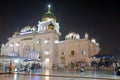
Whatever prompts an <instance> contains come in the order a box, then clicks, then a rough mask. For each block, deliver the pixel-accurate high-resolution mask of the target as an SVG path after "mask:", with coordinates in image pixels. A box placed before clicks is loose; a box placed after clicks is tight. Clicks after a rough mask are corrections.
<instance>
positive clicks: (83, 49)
mask: <svg viewBox="0 0 120 80" xmlns="http://www.w3.org/2000/svg"><path fill="white" fill-rule="evenodd" d="M59 29H60V26H59V23H58V22H57V20H56V17H55V15H54V14H53V13H52V12H51V10H50V6H48V11H47V12H46V13H45V14H44V15H43V16H42V19H41V21H38V24H37V26H25V27H24V28H22V29H21V31H19V32H14V34H13V35H12V37H9V38H8V42H7V43H5V44H2V45H1V55H5V56H13V57H16V56H19V57H21V58H22V57H23V58H28V59H39V60H40V63H41V64H42V67H47V68H51V67H52V65H53V64H59V63H63V64H64V65H65V66H67V65H68V64H69V63H70V62H76V61H86V62H90V60H91V58H92V56H93V55H95V54H98V52H99V50H100V48H99V43H97V42H96V41H95V39H91V40H90V39H89V35H88V34H87V33H85V35H84V38H81V37H80V35H79V34H78V33H76V32H70V33H68V34H67V35H66V36H65V40H62V41H60V40H59V37H60V36H61V32H60V30H59ZM6 60H8V61H10V60H13V59H7V58H6ZM22 61H23V59H20V58H19V62H22Z"/></svg>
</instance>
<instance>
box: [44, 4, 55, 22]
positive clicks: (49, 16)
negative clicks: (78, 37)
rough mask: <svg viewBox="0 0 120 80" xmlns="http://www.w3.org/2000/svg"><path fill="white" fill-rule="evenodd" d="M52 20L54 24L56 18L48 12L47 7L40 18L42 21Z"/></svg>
mask: <svg viewBox="0 0 120 80" xmlns="http://www.w3.org/2000/svg"><path fill="white" fill-rule="evenodd" d="M50 19H52V20H53V21H55V22H56V17H55V15H54V14H53V13H52V12H51V11H50V5H48V11H47V12H46V13H45V14H44V15H43V16H42V21H46V20H50Z"/></svg>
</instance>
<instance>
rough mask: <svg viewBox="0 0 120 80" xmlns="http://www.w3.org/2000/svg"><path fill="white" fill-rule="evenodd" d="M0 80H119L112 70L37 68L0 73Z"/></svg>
mask: <svg viewBox="0 0 120 80" xmlns="http://www.w3.org/2000/svg"><path fill="white" fill-rule="evenodd" d="M0 80H120V76H118V75H115V74H114V72H112V71H85V72H76V71H69V70H68V71H58V70H37V71H34V72H30V73H25V72H18V73H15V74H0Z"/></svg>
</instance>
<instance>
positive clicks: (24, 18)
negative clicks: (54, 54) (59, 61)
mask: <svg viewBox="0 0 120 80" xmlns="http://www.w3.org/2000/svg"><path fill="white" fill-rule="evenodd" d="M78 1H79V0H66V1H65V0H8V1H7V0H6V1H5V0H4V1H3V2H0V44H1V43H3V42H6V41H7V38H8V37H10V36H11V35H12V34H13V32H15V31H16V30H17V28H18V30H21V28H23V27H24V26H26V25H29V24H30V25H35V26H37V24H38V20H41V16H42V15H43V14H44V13H45V12H46V11H47V5H48V4H51V6H52V12H53V13H54V14H55V15H56V17H57V22H59V24H60V27H61V28H60V31H61V33H62V37H61V39H64V36H65V35H66V34H67V33H68V32H71V31H75V32H77V33H79V34H80V35H81V37H84V33H85V32H87V33H88V34H89V36H90V39H91V38H95V39H96V41H97V42H99V44H100V48H101V49H102V52H103V53H105V54H106V53H109V52H110V51H111V50H113V49H114V48H120V42H119V41H120V28H119V27H120V5H119V4H120V3H119V2H115V1H111V2H102V1H92V2H90V1H89V0H88V1H85V0H83V1H79V2H78Z"/></svg>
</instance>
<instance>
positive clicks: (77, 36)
mask: <svg viewBox="0 0 120 80" xmlns="http://www.w3.org/2000/svg"><path fill="white" fill-rule="evenodd" d="M65 39H80V35H79V34H78V33H76V32H70V33H68V35H66V37H65Z"/></svg>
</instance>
